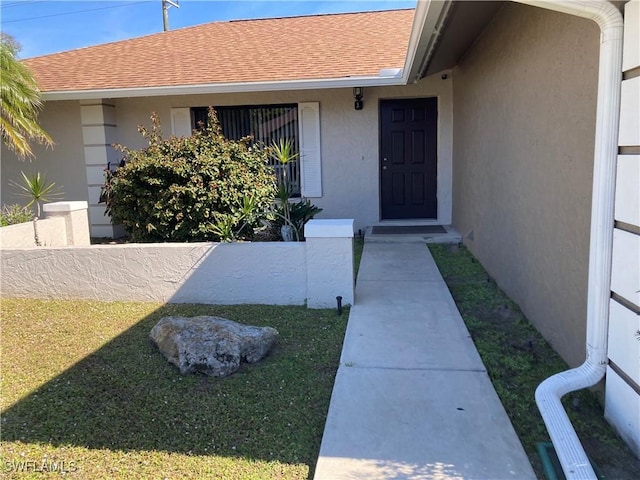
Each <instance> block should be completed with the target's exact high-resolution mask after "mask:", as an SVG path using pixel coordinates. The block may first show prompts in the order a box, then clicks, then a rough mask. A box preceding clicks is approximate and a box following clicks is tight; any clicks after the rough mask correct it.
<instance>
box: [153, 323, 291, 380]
mask: <svg viewBox="0 0 640 480" xmlns="http://www.w3.org/2000/svg"><path fill="white" fill-rule="evenodd" d="M150 337H151V340H153V342H154V343H155V344H156V345H157V346H158V348H159V349H160V352H161V353H162V354H163V355H164V356H165V357H166V358H167V360H169V362H170V363H172V364H174V365H175V366H177V367H178V368H179V369H180V373H183V374H184V373H193V372H201V373H204V374H206V375H210V376H214V377H226V376H227V375H230V374H232V373H233V372H235V371H236V370H237V369H238V368H239V367H240V362H241V361H246V362H248V363H254V362H257V361H258V360H260V359H261V358H262V357H264V356H265V355H266V354H267V353H268V352H269V350H270V349H271V347H272V346H273V345H274V344H275V342H276V340H277V338H278V331H277V330H276V329H275V328H271V327H253V326H249V325H243V324H241V323H237V322H232V321H231V320H227V319H225V318H220V317H210V316H199V317H191V318H188V317H164V318H162V319H161V320H160V321H159V322H158V323H157V324H156V325H155V326H154V327H153V328H152V329H151V334H150Z"/></svg>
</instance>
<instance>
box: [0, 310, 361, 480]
mask: <svg viewBox="0 0 640 480" xmlns="http://www.w3.org/2000/svg"><path fill="white" fill-rule="evenodd" d="M1 314H2V370H1V385H0V386H1V388H2V397H1V400H0V401H1V403H0V408H1V410H2V421H1V422H2V424H1V425H2V452H1V458H0V461H1V463H0V468H2V475H0V476H2V477H3V478H42V476H43V475H42V473H41V472H39V471H36V470H43V469H45V468H48V469H50V470H53V469H54V468H57V469H58V471H57V472H55V473H54V474H52V475H54V476H59V474H60V472H59V470H60V469H62V468H64V469H65V470H66V471H67V474H66V477H68V478H82V479H105V478H123V479H124V478H126V479H130V478H136V479H144V478H149V479H151V478H153V479H158V478H159V479H163V478H169V479H174V478H175V479H182V478H194V479H195V478H215V479H230V480H237V479H259V480H263V479H306V478H310V476H311V475H312V473H313V468H314V465H315V462H316V459H317V455H318V451H319V447H320V441H321V437H322V432H323V428H324V422H325V418H326V413H327V409H328V405H329V399H330V396H331V389H332V387H333V381H334V377H335V373H336V370H337V367H338V362H339V357H340V351H341V348H342V340H343V338H344V332H345V327H346V321H347V318H348V309H347V310H346V311H345V312H344V313H343V315H342V316H338V315H337V313H336V311H335V310H308V309H306V308H305V307H270V306H233V307H232V306H229V307H218V306H194V305H164V306H161V305H156V304H145V303H119V302H116V303H103V302H86V301H38V300H18V299H3V300H2V305H1ZM207 314H213V315H219V316H223V317H226V318H230V319H232V320H236V321H239V322H243V323H248V324H252V325H269V326H273V327H275V328H276V329H277V330H278V331H279V332H280V338H279V341H278V343H277V345H276V347H275V348H274V350H273V351H272V352H271V354H270V355H269V356H268V357H266V358H265V359H263V360H262V361H261V362H259V363H257V364H254V365H251V366H247V365H244V366H242V367H241V369H240V370H239V372H237V373H236V374H234V375H232V376H230V377H227V378H225V379H217V378H209V377H205V376H203V375H186V376H182V375H180V373H179V372H178V370H177V369H176V368H175V367H174V366H172V365H170V364H168V363H167V362H166V360H165V359H164V358H163V357H162V355H161V354H160V353H159V352H158V351H157V349H156V348H155V347H154V346H153V345H152V344H151V342H150V341H149V339H148V335H149V331H150V329H151V328H152V327H153V325H154V324H155V323H156V322H157V321H158V320H159V319H160V318H161V317H163V316H166V315H186V316H193V315H207ZM54 462H55V463H54ZM56 463H57V465H56ZM54 465H56V466H55V467H54ZM16 470H23V472H18V471H16ZM26 471H30V473H28V474H27V473H25V472H26Z"/></svg>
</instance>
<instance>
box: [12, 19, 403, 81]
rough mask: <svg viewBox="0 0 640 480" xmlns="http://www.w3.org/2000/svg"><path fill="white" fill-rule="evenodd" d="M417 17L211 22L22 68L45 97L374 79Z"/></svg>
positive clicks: (395, 63) (398, 56)
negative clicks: (141, 89) (76, 92)
mask: <svg viewBox="0 0 640 480" xmlns="http://www.w3.org/2000/svg"><path fill="white" fill-rule="evenodd" d="M413 13H414V10H412V9H411V10H390V11H384V12H365V13H348V14H333V15H314V16H305V17H290V18H275V19H266V20H241V21H232V22H216V23H208V24H204V25H199V26H195V27H188V28H182V29H179V30H171V31H168V32H162V33H157V34H153V35H148V36H145V37H140V38H134V39H131V40H124V41H120V42H115V43H108V44H104V45H97V46H93V47H87V48H81V49H78V50H71V51H67V52H62V53H56V54H52V55H45V56H42V57H35V58H31V59H27V60H25V61H24V62H25V63H26V64H27V65H28V66H29V67H30V68H31V69H32V70H33V72H34V73H35V76H36V78H37V79H38V82H39V85H40V88H41V90H42V91H43V92H56V91H74V90H100V89H121V88H124V89H126V88H137V87H163V86H179V85H202V84H215V83H241V82H260V81H262V82H273V81H283V80H305V79H328V78H341V77H347V76H361V75H365V76H377V75H378V74H379V72H380V70H381V69H383V68H402V67H403V66H404V61H405V56H406V53H407V45H408V42H409V34H410V31H411V23H412V19H413Z"/></svg>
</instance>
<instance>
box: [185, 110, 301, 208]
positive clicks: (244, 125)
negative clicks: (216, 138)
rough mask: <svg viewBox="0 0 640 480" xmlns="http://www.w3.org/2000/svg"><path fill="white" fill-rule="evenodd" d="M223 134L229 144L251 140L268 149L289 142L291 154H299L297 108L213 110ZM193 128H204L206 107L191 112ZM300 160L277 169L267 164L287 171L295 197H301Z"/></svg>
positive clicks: (275, 163)
mask: <svg viewBox="0 0 640 480" xmlns="http://www.w3.org/2000/svg"><path fill="white" fill-rule="evenodd" d="M214 109H215V111H216V113H217V115H218V120H219V121H220V126H221V127H222V133H223V134H224V136H225V137H226V138H228V139H230V140H239V139H241V138H242V137H246V136H252V137H253V141H254V142H261V143H264V144H265V145H271V143H272V142H274V141H275V142H276V143H277V142H279V141H280V140H281V139H289V140H291V142H292V144H293V146H294V151H295V152H296V153H299V152H300V142H299V139H298V132H299V130H298V106H297V105H295V104H287V105H255V106H253V105H252V106H233V107H214ZM191 110H192V114H193V117H192V118H193V122H194V126H195V127H197V126H198V125H200V124H201V123H202V124H206V122H207V110H208V107H197V108H192V109H191ZM299 160H300V159H299V158H298V161H296V162H292V163H289V164H287V165H280V164H278V163H277V161H274V160H270V161H271V162H272V166H273V167H274V169H276V170H277V169H282V168H286V169H287V176H288V178H290V179H291V181H292V189H293V192H294V195H295V196H299V195H300V193H301V188H300V161H299Z"/></svg>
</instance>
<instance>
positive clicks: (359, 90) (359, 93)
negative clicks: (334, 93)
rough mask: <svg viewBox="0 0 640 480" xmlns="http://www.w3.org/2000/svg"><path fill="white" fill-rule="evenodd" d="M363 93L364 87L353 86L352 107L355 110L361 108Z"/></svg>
mask: <svg viewBox="0 0 640 480" xmlns="http://www.w3.org/2000/svg"><path fill="white" fill-rule="evenodd" d="M363 95H364V87H353V98H355V99H356V101H355V103H354V105H353V106H354V108H355V109H356V110H362V106H363V103H362V97H363Z"/></svg>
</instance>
